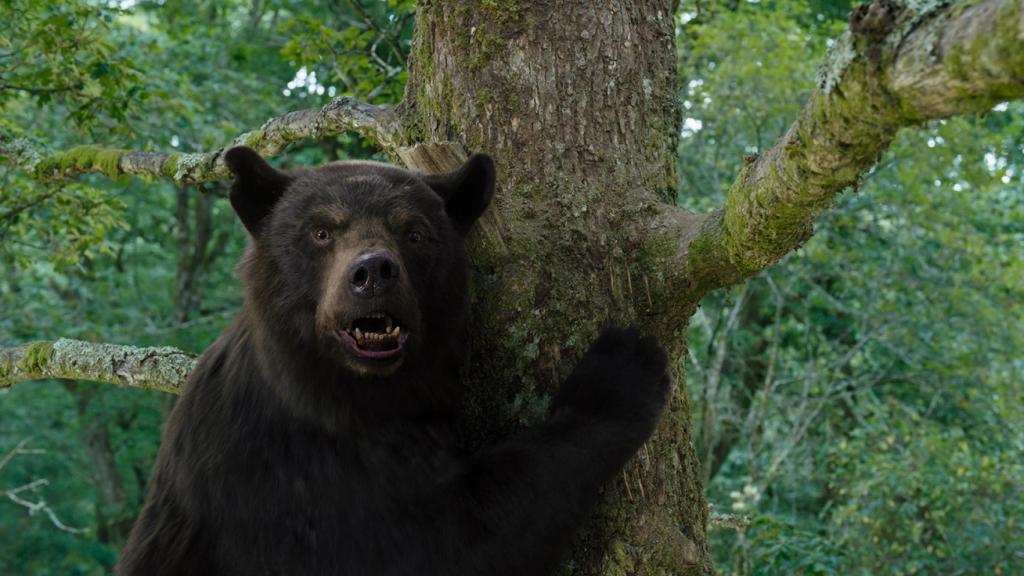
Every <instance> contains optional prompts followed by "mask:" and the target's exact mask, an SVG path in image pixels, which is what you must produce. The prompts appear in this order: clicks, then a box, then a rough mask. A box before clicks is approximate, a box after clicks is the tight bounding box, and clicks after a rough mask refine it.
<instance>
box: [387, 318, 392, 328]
mask: <svg viewBox="0 0 1024 576" xmlns="http://www.w3.org/2000/svg"><path fill="white" fill-rule="evenodd" d="M387 324H388V325H387V331H388V332H391V316H388V318H387Z"/></svg>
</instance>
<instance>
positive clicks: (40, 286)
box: [0, 0, 1024, 575]
mask: <svg viewBox="0 0 1024 576" xmlns="http://www.w3.org/2000/svg"><path fill="white" fill-rule="evenodd" d="M851 8H852V3H851V2H846V1H832V0H762V1H753V0H742V1H740V0H714V1H711V0H704V1H700V2H696V1H694V0H689V1H686V0H684V1H682V2H680V3H679V6H678V12H677V14H676V21H677V41H678V45H679V74H680V79H681V83H680V88H679V99H680V103H681V108H682V111H683V113H684V115H685V116H684V120H683V130H682V133H681V138H680V146H679V151H678V159H679V160H678V171H679V175H680V179H679V189H680V191H683V190H685V191H686V193H685V194H682V193H681V194H680V196H679V197H680V202H682V203H683V205H684V206H685V207H686V208H691V209H693V210H698V211H700V210H706V209H708V208H710V207H712V206H717V205H720V204H721V203H722V201H723V197H724V195H725V193H726V192H727V190H728V188H729V186H730V185H731V184H732V181H733V177H734V174H735V165H736V159H737V158H741V157H743V156H744V155H747V154H755V153H758V152H760V151H763V150H765V149H766V147H768V146H770V145H771V144H772V143H773V142H774V141H775V140H776V139H777V138H778V137H780V136H781V135H782V133H783V132H784V131H785V130H786V129H787V128H788V126H789V125H790V124H791V122H792V120H793V118H794V117H795V116H796V115H797V113H798V111H799V110H800V108H801V106H802V105H803V103H804V101H805V100H806V98H807V96H808V94H809V93H810V91H811V90H812V89H813V88H814V86H815V76H816V73H817V70H816V65H817V63H818V62H820V61H821V60H822V59H823V57H824V55H825V52H826V51H827V50H828V48H829V46H830V45H831V42H832V39H834V38H836V37H837V36H838V35H839V34H840V33H841V32H842V31H843V30H845V28H846V26H847V19H848V16H849V12H850V10H851ZM413 10H414V6H413V3H412V2H410V1H406V0H388V1H371V0H348V1H345V0H326V1H321V2H288V1H283V0H251V1H245V2H243V1H225V2H193V1H188V0H165V1H162V2H141V1H140V2H131V1H128V2H124V1H122V2H111V3H100V2H84V1H81V0H69V1H64V2H49V1H40V0H0V131H7V132H8V133H16V134H20V135H24V136H26V137H29V138H32V139H35V140H38V141H43V142H48V143H49V144H50V145H52V147H53V148H55V149H67V148H70V147H72V146H75V145H77V144H81V143H83V142H100V143H116V144H117V145H118V146H119V147H123V148H126V149H133V150H145V149H156V150H174V151H180V152H192V151H205V150H210V149H214V148H216V147H218V146H221V145H223V143H224V142H227V141H230V140H231V139H232V138H233V137H235V136H237V135H238V134H240V133H242V132H245V131H246V130H250V129H252V128H253V127H258V126H260V125H261V124H262V123H263V122H264V121H265V120H267V119H268V118H270V117H273V116H277V115H279V114H281V113H282V112H283V111H287V110H293V109H300V108H311V107H320V106H323V105H325V104H326V103H327V102H328V101H330V99H331V98H333V97H337V96H352V97H356V98H358V99H360V100H363V101H365V102H370V103H375V104H392V103H396V102H398V101H399V100H400V99H401V97H402V93H403V88H404V82H405V79H406V70H405V68H404V66H405V62H406V59H407V56H408V53H409V51H410V49H411V37H412V24H413ZM345 158H377V159H384V157H383V156H382V155H381V153H380V152H379V151H378V150H377V149H376V148H375V147H374V145H373V143H372V142H368V141H366V140H364V139H362V138H361V137H359V136H356V135H354V134H351V135H343V136H339V137H336V138H328V139H324V140H320V141H307V142H302V143H299V144H297V145H293V146H291V147H290V148H289V149H288V151H287V154H286V155H284V156H283V157H282V158H281V161H280V163H279V164H280V165H282V166H285V167H287V166H295V165H315V164H319V163H322V162H325V161H329V160H335V159H345ZM505 161H508V160H507V159H506V160H505ZM197 186H198V187H201V188H202V189H201V190H196V189H195V188H196V187H197ZM224 186H225V183H223V182H214V183H205V184H200V185H175V184H173V183H169V182H164V181H157V180H145V179H133V178H120V179H116V180H111V179H109V178H106V177H104V176H85V177H81V178H78V179H77V180H75V181H73V182H62V183H59V184H46V183H40V182H39V181H37V180H34V179H32V178H30V177H29V176H28V175H26V174H24V173H23V172H21V171H19V170H18V169H16V168H13V167H11V166H8V165H4V164H0V348H2V347H6V346H10V345H15V344H19V343H23V342H28V341H31V340H36V339H48V338H54V337H57V336H63V337H69V338H79V339H84V340H95V341H102V342H118V343H126V344H134V345H169V346H175V347H178V348H181V349H183V350H187V351H191V352H195V353H199V352H201V351H202V350H203V349H204V348H205V347H206V346H207V345H209V344H210V343H211V342H212V340H213V339H214V338H215V337H216V335H217V334H218V333H219V331H220V330H221V329H222V328H223V326H224V325H225V324H226V323H227V322H228V320H229V319H230V318H231V316H232V315H233V314H234V312H235V311H236V310H237V308H238V306H239V304H240V301H241V291H240V289H239V287H238V283H237V280H236V279H235V277H234V275H233V266H234V262H235V261H236V260H237V258H238V256H239V255H240V253H241V250H242V248H243V247H244V243H245V233H244V229H243V228H242V227H241V226H240V225H238V223H237V222H236V219H235V217H234V215H233V213H232V212H231V209H230V206H229V205H228V203H227V202H226V201H225V200H224V198H223V197H222V196H221V195H220V194H219V193H218V192H223V187H224ZM197 191H198V192H206V193H202V194H197V193H196V192H197ZM817 229H818V232H817V233H816V235H815V236H814V237H813V239H811V240H810V241H809V242H808V243H807V244H806V245H805V246H804V247H803V248H802V249H800V250H799V251H797V252H795V253H793V254H791V255H789V256H788V257H786V258H785V259H784V260H783V262H782V263H781V264H780V265H778V266H775V267H774V268H771V269H770V270H768V271H766V272H764V273H762V274H760V275H759V276H757V277H756V278H754V279H752V280H750V281H749V282H747V283H746V284H744V285H742V286H738V287H734V288H732V289H729V290H720V291H717V292H714V293H712V294H711V295H709V296H708V297H707V298H706V299H705V300H704V302H703V303H702V306H701V307H700V309H699V310H698V312H697V314H696V317H695V318H694V320H693V322H692V323H691V327H690V334H689V343H690V346H689V353H688V357H687V358H680V359H677V360H679V361H681V362H686V363H687V372H688V375H689V378H688V382H687V385H688V386H689V394H690V398H691V404H692V410H693V415H692V417H693V423H694V424H693V430H694V432H695V437H694V443H695V448H696V451H697V455H698V457H699V459H700V462H701V473H702V476H703V480H704V482H705V486H706V494H707V497H708V500H709V501H710V502H711V503H712V505H713V506H714V507H715V510H716V514H715V515H714V516H713V521H712V525H713V527H714V530H713V532H712V535H711V543H712V546H713V551H714V555H715V559H716V565H717V568H718V570H719V571H720V572H722V573H724V574H737V575H740V574H782V573H787V574H790V573H792V574H797V573H799V574H979V573H985V574H1012V573H1021V571H1022V570H1024V531H1022V524H1024V480H1022V479H1024V403H1022V402H1021V401H1020V399H1021V398H1022V397H1024V354H1022V352H1021V350H1024V297H1022V296H1024V106H1021V105H1020V104H1001V105H998V106H996V107H995V108H994V109H993V110H992V111H991V112H989V113H987V114H985V115H983V116H980V117H973V118H960V119H953V120H948V121H940V122H935V123H933V124H930V125H928V126H926V127H924V128H923V129H918V130H913V131H906V132H903V133H901V135H900V136H899V138H898V139H897V141H896V142H895V143H894V144H893V146H892V147H891V148H890V149H889V150H888V151H887V152H886V153H885V154H884V156H883V157H882V159H881V162H880V163H879V164H878V166H877V167H876V168H875V169H874V170H873V171H871V172H870V174H868V175H867V177H865V178H864V179H863V181H862V182H861V184H860V186H859V187H858V188H857V190H854V191H850V192H848V193H846V194H844V195H843V196H841V198H840V199H839V200H838V202H837V204H836V206H835V208H834V209H833V210H832V211H831V212H829V213H827V214H825V215H824V216H822V218H821V221H820V225H819V226H818V228H817ZM172 401H173V397H172V396H169V395H165V394H161V393H159V392H143V391H138V390H128V389H120V388H117V387H114V386H111V385H109V384H93V383H89V382H84V381H83V382H79V381H61V382H37V383H22V384H19V385H16V386H14V387H12V388H10V389H3V390H0V491H4V495H5V498H4V499H2V500H0V573H4V574H39V575H48V574H54V575H58V574H59V575H65V574H106V573H109V572H110V570H111V568H112V566H113V563H114V561H115V559H116V556H117V552H118V549H119V547H120V546H121V545H122V543H123V541H124V538H125V536H126V534H127V530H128V529H129V527H130V525H131V523H132V521H133V520H134V517H135V515H136V514H137V513H138V509H139V505H140V501H141V499H142V496H143V493H144V486H145V483H146V481H147V478H148V475H149V472H150V467H151V466H152V462H153V459H154V457H155V454H156V450H157V448H158V445H159V435H160V426H161V422H162V420H163V418H164V417H165V416H166V413H167V410H168V409H169V407H170V405H171V402H172ZM730 515H738V517H732V516H730Z"/></svg>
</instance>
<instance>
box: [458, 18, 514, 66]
mask: <svg viewBox="0 0 1024 576" xmlns="http://www.w3.org/2000/svg"><path fill="white" fill-rule="evenodd" d="M469 40H470V54H471V56H470V57H469V58H467V59H466V65H467V66H468V67H469V69H470V70H474V71H475V70H481V69H483V68H484V67H486V66H487V65H488V64H490V63H491V62H493V61H494V59H495V58H496V57H497V56H498V55H499V54H500V53H501V52H502V51H503V50H504V47H505V41H504V40H503V39H502V38H501V36H499V35H497V34H494V33H492V32H489V31H488V30H486V29H485V28H484V27H482V26H481V27H478V28H476V30H475V32H473V33H472V34H471V36H470V39H469Z"/></svg>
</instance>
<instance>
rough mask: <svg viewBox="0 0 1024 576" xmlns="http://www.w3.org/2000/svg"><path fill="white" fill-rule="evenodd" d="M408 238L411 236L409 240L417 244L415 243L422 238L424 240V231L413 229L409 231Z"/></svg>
mask: <svg viewBox="0 0 1024 576" xmlns="http://www.w3.org/2000/svg"><path fill="white" fill-rule="evenodd" d="M408 238H409V242H412V243H413V244H415V243H417V242H419V241H420V240H423V233H422V232H419V231H417V230H413V231H412V232H409V236H408Z"/></svg>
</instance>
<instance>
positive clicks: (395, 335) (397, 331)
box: [392, 326, 402, 338]
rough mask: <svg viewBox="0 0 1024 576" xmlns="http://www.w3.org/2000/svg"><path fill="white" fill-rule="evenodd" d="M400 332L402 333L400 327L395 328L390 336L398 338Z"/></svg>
mask: <svg viewBox="0 0 1024 576" xmlns="http://www.w3.org/2000/svg"><path fill="white" fill-rule="evenodd" d="M401 331H402V327H401V326H395V331H394V332H392V334H393V335H394V337H395V338H398V333H399V332H401Z"/></svg>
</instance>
